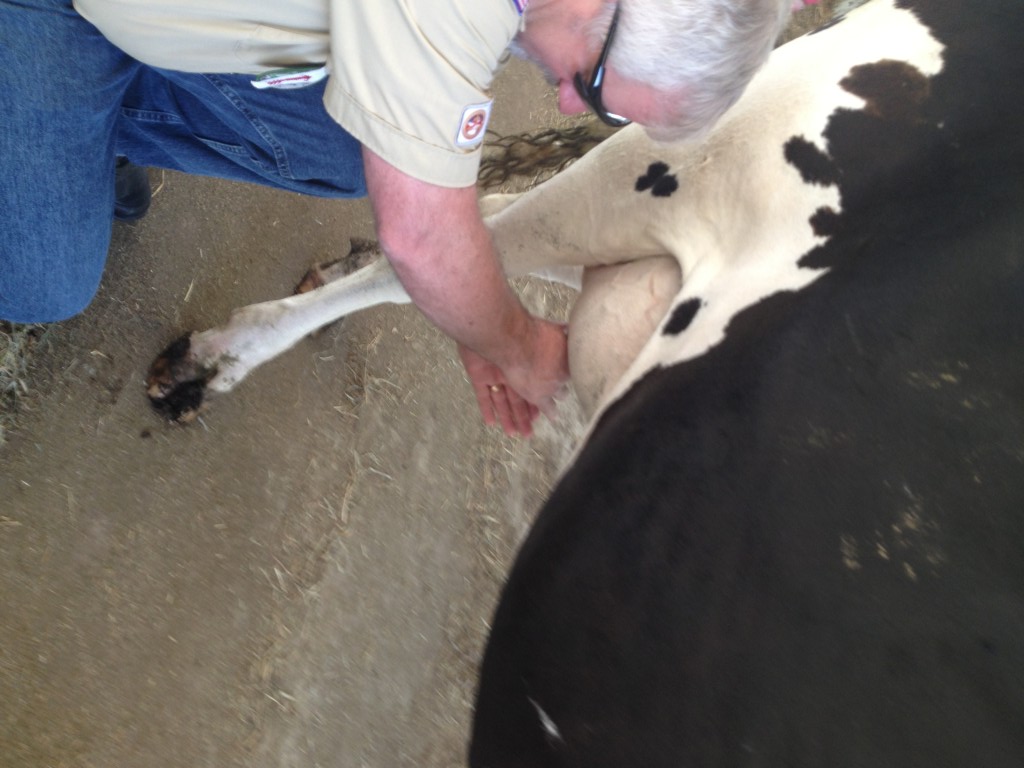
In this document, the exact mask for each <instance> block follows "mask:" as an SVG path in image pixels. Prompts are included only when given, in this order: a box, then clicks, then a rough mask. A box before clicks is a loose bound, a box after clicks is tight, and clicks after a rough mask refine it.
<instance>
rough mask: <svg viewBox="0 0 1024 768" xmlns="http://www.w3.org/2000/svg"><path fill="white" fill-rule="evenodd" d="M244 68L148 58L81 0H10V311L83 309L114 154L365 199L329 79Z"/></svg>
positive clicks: (5, 54)
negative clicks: (207, 68)
mask: <svg viewBox="0 0 1024 768" xmlns="http://www.w3.org/2000/svg"><path fill="white" fill-rule="evenodd" d="M251 79H252V78H251V77H249V76H246V75H230V74H191V73H183V72H172V71H167V70H159V69H155V68H153V67H148V66H146V65H144V64H141V63H139V62H138V61H136V60H134V59H132V58H130V57H129V56H127V55H126V54H125V53H123V52H122V51H120V50H119V49H118V48H116V47H115V46H114V45H112V44H111V43H110V42H108V41H107V40H106V39H105V38H104V37H103V36H102V35H101V34H100V33H99V31H98V30H97V29H96V28H95V27H94V26H92V25H91V24H90V23H89V22H87V21H86V20H85V19H83V18H82V17H81V16H79V15H78V14H77V13H76V12H75V11H74V9H73V8H72V7H71V0H0V205H2V206H3V208H2V210H3V220H2V222H0V318H2V319H6V320H11V321H15V322H49V321H54V320H61V319H64V318H67V317H70V316H72V315H74V314H76V313H78V312H80V311H82V310H83V309H84V308H85V307H86V306H87V305H88V303H89V302H90V301H91V300H92V297H93V296H94V295H95V293H96V290H97V288H98V287H99V282H100V277H101V275H102V273H103V267H104V263H105V262H106V257H107V249H108V247H109V244H110V233H111V226H112V216H113V210H114V199H113V196H114V162H115V157H116V155H126V156H127V157H128V158H129V159H130V160H131V161H132V162H133V163H136V164H138V165H146V166H159V167H162V168H169V169H173V170H178V171H185V172H187V173H196V174H202V175H206V176H217V177H221V178H228V179H234V180H237V181H249V182H255V183H259V184H265V185H269V186H273V187H277V188H280V189H286V190H291V191H294V192H301V193H305V194H310V195H316V196H319V197H360V196H363V195H365V194H366V182H365V178H364V175H363V166H362V158H361V150H360V145H359V142H358V141H356V140H355V139H354V138H353V137H352V136H350V135H349V134H348V133H346V132H345V131H344V130H343V129H342V128H341V127H340V126H338V124H337V123H335V122H334V121H333V120H332V119H331V118H330V116H329V115H328V114H327V113H326V111H325V110H324V107H323V104H322V98H323V87H324V83H323V82H321V83H319V84H318V85H314V86H311V87H309V88H302V89H297V90H287V91H280V90H273V89H267V90H257V89H255V88H253V87H252V85H251V83H250V80H251Z"/></svg>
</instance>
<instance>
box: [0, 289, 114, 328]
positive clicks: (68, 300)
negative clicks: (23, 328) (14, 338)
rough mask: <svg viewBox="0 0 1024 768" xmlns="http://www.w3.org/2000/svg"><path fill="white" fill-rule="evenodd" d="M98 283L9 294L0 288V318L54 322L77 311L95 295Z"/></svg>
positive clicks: (75, 313)
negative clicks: (58, 290)
mask: <svg viewBox="0 0 1024 768" xmlns="http://www.w3.org/2000/svg"><path fill="white" fill-rule="evenodd" d="M98 288H99V285H98V283H97V284H94V285H88V286H74V287H70V286H69V290H64V291H61V292H59V293H58V292H53V291H48V290H45V289H44V290H36V291H32V292H30V293H27V294H26V293H21V294H18V293H12V292H10V291H8V290H7V289H6V288H5V289H2V290H0V320H7V321H9V322H12V323H56V322H58V321H60V320H67V319H69V318H71V317H74V316H75V315H77V314H80V313H81V312H82V311H83V310H85V308H86V307H88V306H89V304H90V302H92V300H93V297H95V296H96V290H97V289H98Z"/></svg>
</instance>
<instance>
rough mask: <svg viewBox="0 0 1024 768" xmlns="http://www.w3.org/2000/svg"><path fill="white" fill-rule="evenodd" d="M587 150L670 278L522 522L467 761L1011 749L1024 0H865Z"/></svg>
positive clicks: (1020, 501)
mask: <svg viewBox="0 0 1024 768" xmlns="http://www.w3.org/2000/svg"><path fill="white" fill-rule="evenodd" d="M620 137H621V142H629V141H633V139H632V138H631V137H625V136H623V135H622V134H620ZM619 146H622V144H621V143H620V145H619ZM628 160H631V161H632V162H629V161H628ZM603 167H604V168H606V169H608V170H607V177H608V178H610V179H621V178H622V177H623V176H627V175H628V176H630V177H631V180H637V186H636V189H637V190H638V191H637V192H635V193H634V195H635V196H636V198H635V199H638V198H642V199H644V200H645V202H646V203H647V204H649V205H650V206H652V207H655V206H657V205H663V210H664V212H665V213H664V216H665V218H664V219H663V220H661V219H659V220H654V222H653V223H652V218H651V217H648V218H647V219H646V220H645V221H644V225H645V229H646V232H647V233H648V235H649V239H650V241H651V249H650V250H652V251H653V250H656V247H657V246H656V244H657V243H662V244H665V245H667V246H668V250H669V251H670V252H671V253H672V254H673V255H674V256H676V257H677V259H678V261H679V263H680V265H681V270H682V275H683V281H682V286H681V289H680V291H679V293H678V295H677V296H676V297H675V298H674V299H673V304H672V309H671V311H670V312H669V314H668V317H667V318H666V320H665V321H664V322H663V323H662V325H661V326H660V328H659V330H658V332H657V334H656V336H655V338H653V339H652V340H651V341H650V342H649V343H648V344H647V345H646V346H645V347H644V349H643V351H642V352H641V354H640V359H639V360H637V362H636V364H634V365H633V367H632V368H631V372H630V374H629V376H628V377H627V380H626V381H625V382H624V383H622V384H620V385H619V386H618V387H617V390H616V391H617V392H618V393H620V396H618V397H617V398H614V402H612V403H611V404H610V405H609V406H608V407H607V408H606V409H604V411H603V412H602V413H601V414H600V415H599V416H598V420H597V423H596V424H595V425H594V426H593V427H592V431H591V433H590V435H589V438H588V439H587V441H586V444H585V446H584V447H583V448H582V449H581V450H580V452H579V454H578V455H577V457H576V459H575V461H574V463H573V465H572V467H571V468H570V469H569V470H568V471H567V472H566V474H565V475H564V477H563V478H562V479H561V481H560V482H559V484H558V486H557V487H556V489H555V490H554V492H553V493H552V495H551V498H550V500H549V501H548V503H547V504H546V505H545V507H544V508H543V510H542V511H541V512H540V514H539V517H538V519H537V521H536V524H535V525H534V527H533V529H532V530H531V532H530V534H529V536H528V538H527V540H526V542H525V544H524V545H523V547H522V550H521V551H520V553H519V555H518V559H517V561H516V563H515V565H514V567H513V569H512V571H511V574H510V576H509V579H508V583H507V586H506V587H505V590H504V594H503V596H502V598H501V602H500V605H499V607H498V609H497V612H496V615H495V617H494V621H493V624H492V629H491V635H490V640H489V644H488V647H487V651H486V655H485V659H484V662H483V665H482V670H481V679H480V687H479V693H478V701H477V708H476V716H475V724H474V732H473V741H472V747H471V750H470V764H471V765H472V766H474V767H475V768H512V767H515V768H520V767H522V768H526V767H527V766H529V767H530V768H541V767H545V768H546V767H548V766H566V767H567V768H568V767H573V768H575V767H577V766H579V767H580V768H584V767H585V768H600V767H602V766H608V767H609V768H612V767H614V768H631V767H633V766H635V767H637V768H641V767H642V768H685V767H687V766H695V767H700V768H708V767H710V766H780V767H781V766H785V767H786V768H797V767H800V766H806V767H807V768H822V767H824V766H828V767H829V768H839V767H840V766H870V767H871V768H882V767H883V766H885V767H888V766H900V767H901V768H906V767H908V766H922V767H924V766H927V767H928V768H934V767H935V766H991V767H995V766H1006V768H1010V766H1022V765H1024V2H1021V0H976V1H975V2H971V3H960V2H955V1H953V0H903V1H901V2H897V3H895V4H894V3H893V2H891V1H888V0H880V1H878V2H874V3H872V4H871V5H868V6H865V7H863V8H861V9H858V10H856V11H854V12H851V13H849V14H848V15H847V16H846V17H845V18H843V19H842V20H840V21H838V22H837V23H836V24H834V25H833V26H831V27H829V28H827V29H825V30H823V31H820V32H818V33H815V34H813V35H810V36H808V37H805V38H802V39H800V40H798V41H795V42H794V43H791V44H789V45H787V46H784V47H783V48H781V49H780V50H778V51H777V52H776V53H775V54H774V55H773V58H772V61H771V62H770V64H769V66H768V68H767V69H766V70H765V71H764V72H763V74H762V75H760V76H759V77H758V78H757V79H756V80H755V82H754V83H753V85H752V86H751V89H750V91H749V92H748V94H747V95H746V96H745V97H744V99H743V100H742V102H741V103H740V105H739V106H738V107H737V108H736V109H735V110H734V111H732V112H731V113H730V114H729V115H727V117H726V119H725V121H724V122H723V124H722V125H720V126H719V127H718V129H717V130H716V132H715V133H714V135H712V136H711V137H710V139H709V140H708V141H707V142H705V143H704V144H702V145H701V146H700V147H690V148H685V149H680V150H671V151H664V150H661V151H659V150H658V149H657V148H655V147H643V149H642V151H641V150H640V149H636V148H633V147H631V148H630V151H629V153H628V159H627V153H625V152H622V153H621V154H620V155H616V156H614V158H613V161H612V162H610V163H608V162H607V161H606V162H605V164H604V165H603ZM638 177H639V178H638ZM659 185H661V186H660V189H661V192H659ZM652 193H653V195H654V196H655V197H654V198H651V194H652ZM659 194H663V195H664V194H668V195H669V196H668V197H663V198H658V197H657V196H658V195H659ZM624 197H625V196H624ZM632 205H634V202H633V201H623V202H622V203H621V204H620V203H619V202H618V201H613V202H612V203H611V204H608V205H606V206H605V209H604V210H599V209H596V208H595V210H594V214H595V216H594V217H592V218H591V219H590V220H589V221H588V224H589V225H590V226H593V227H595V228H596V229H597V230H598V234H597V235H596V238H597V239H599V240H600V238H605V237H607V236H609V233H608V231H607V229H608V228H614V226H618V227H622V228H624V229H625V230H631V229H632V228H631V227H630V226H629V223H628V222H629V220H628V219H624V216H623V215H622V213H623V210H624V209H629V208H631V206H632ZM598 215H600V216H601V217H603V218H605V219H607V220H608V221H609V226H608V227H605V226H604V225H603V222H602V220H601V219H600V218H597V216H598ZM624 222H625V223H624ZM669 230H670V231H671V234H670V235H667V234H666V232H667V231H669ZM635 236H636V233H635V232H633V231H627V232H625V233H622V234H620V235H618V237H619V242H616V243H615V245H616V246H622V245H623V244H624V243H626V242H631V238H633V237H635ZM601 242H606V241H603V240H602V241H601Z"/></svg>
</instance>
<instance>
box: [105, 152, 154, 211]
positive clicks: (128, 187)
mask: <svg viewBox="0 0 1024 768" xmlns="http://www.w3.org/2000/svg"><path fill="white" fill-rule="evenodd" d="M114 173H115V176H114V218H115V219H117V220H118V221H124V222H131V221H138V220H139V219H141V218H142V217H143V216H145V215H146V212H147V211H149V202H150V191H149V174H147V173H146V169H145V168H141V167H139V166H137V165H132V164H131V163H129V162H128V158H127V157H119V158H117V167H116V169H115V171H114Z"/></svg>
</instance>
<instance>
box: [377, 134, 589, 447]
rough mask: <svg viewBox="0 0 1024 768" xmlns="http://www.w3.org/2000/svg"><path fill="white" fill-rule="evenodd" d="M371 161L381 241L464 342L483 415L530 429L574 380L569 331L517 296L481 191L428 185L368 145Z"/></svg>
mask: <svg viewBox="0 0 1024 768" xmlns="http://www.w3.org/2000/svg"><path fill="white" fill-rule="evenodd" d="M363 162H364V165H365V168H366V181H367V187H368V189H369V192H370V202H371V203H372V204H373V209H374V213H375V214H376V218H377V237H378V239H379V240H380V243H381V247H382V248H383V250H384V253H385V255H386V256H387V257H388V260H389V261H390V262H391V265H392V266H393V267H394V269H395V273H396V274H397V275H398V279H399V280H401V281H402V285H403V286H404V287H405V289H406V291H407V292H408V293H409V296H410V298H412V300H413V302H414V303H415V304H416V306H417V307H418V308H419V309H420V311H422V312H423V314H425V315H426V316H427V318H428V319H429V320H430V321H431V322H433V323H434V325H436V326H437V327H438V328H440V329H441V330H442V331H444V332H445V333H446V334H448V335H449V336H450V337H451V338H453V339H454V340H455V341H456V342H458V343H459V344H460V345H461V349H460V353H461V354H462V355H463V357H462V359H463V362H464V364H465V365H466V370H467V372H468V374H469V377H470V381H471V382H472V384H473V390H474V392H475V393H476V396H477V402H478V403H479V405H480V410H481V413H482V414H483V416H484V421H485V422H487V423H489V424H491V423H494V422H495V421H498V422H500V423H501V425H502V427H503V428H504V429H505V431H506V432H508V433H509V434H530V431H531V430H530V425H531V423H532V421H533V419H534V418H535V417H536V415H537V413H538V412H544V413H547V414H549V415H550V416H553V415H554V400H555V396H556V394H559V393H560V391H561V390H562V389H563V388H564V386H565V383H566V381H567V380H568V378H569V368H568V362H567V360H568V354H567V352H566V340H565V331H564V328H563V327H562V326H560V325H556V324H554V323H549V322H546V321H544V320H539V319H537V318H535V317H532V316H531V315H530V314H529V313H528V312H527V311H526V310H525V309H524V308H523V306H522V304H520V302H519V299H518V298H517V297H516V295H515V294H514V293H513V292H512V289H511V288H510V287H509V285H508V282H507V281H506V280H505V275H504V272H503V271H502V268H501V264H500V263H499V261H498V257H497V254H496V253H495V250H494V244H493V242H492V241H491V234H490V232H489V231H488V230H487V228H486V227H485V226H484V223H483V221H482V219H481V218H480V208H479V205H478V204H477V197H476V189H475V187H461V188H447V187H439V186H436V185H432V184H427V183H425V182H422V181H419V180H417V179H414V178H412V177H410V176H408V175H406V174H404V173H402V172H401V171H399V170H398V169H397V168H395V167H394V166H392V165H391V164H390V163H388V162H387V161H385V160H384V159H383V158H381V157H379V156H377V155H375V154H374V153H373V152H371V151H370V150H368V149H366V148H364V150H363ZM470 350H472V351H470ZM491 387H500V388H499V389H491Z"/></svg>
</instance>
